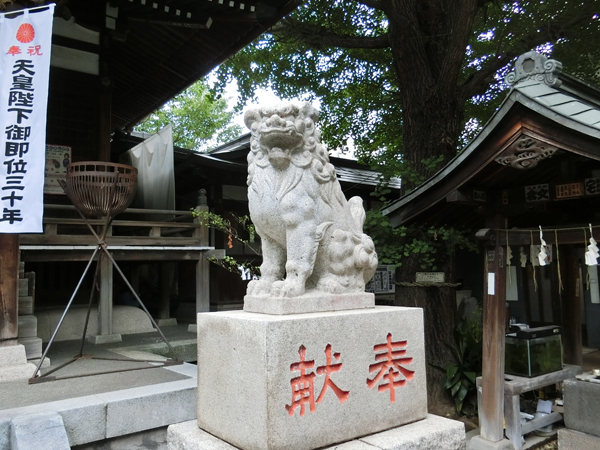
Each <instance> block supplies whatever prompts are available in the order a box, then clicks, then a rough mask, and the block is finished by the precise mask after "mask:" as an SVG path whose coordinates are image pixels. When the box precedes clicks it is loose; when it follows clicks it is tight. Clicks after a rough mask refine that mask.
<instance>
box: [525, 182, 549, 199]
mask: <svg viewBox="0 0 600 450" xmlns="http://www.w3.org/2000/svg"><path fill="white" fill-rule="evenodd" d="M548 200H550V188H549V186H548V185H547V184H536V185H535V186H525V201H526V202H528V203H531V202H545V201H548Z"/></svg>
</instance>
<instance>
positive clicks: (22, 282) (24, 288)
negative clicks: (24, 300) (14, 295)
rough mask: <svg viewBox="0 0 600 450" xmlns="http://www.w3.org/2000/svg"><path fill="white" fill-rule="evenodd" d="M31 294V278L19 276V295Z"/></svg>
mask: <svg viewBox="0 0 600 450" xmlns="http://www.w3.org/2000/svg"><path fill="white" fill-rule="evenodd" d="M28 295H29V279H28V278H19V297H26V296H28Z"/></svg>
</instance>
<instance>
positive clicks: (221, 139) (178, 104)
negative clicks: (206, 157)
mask: <svg viewBox="0 0 600 450" xmlns="http://www.w3.org/2000/svg"><path fill="white" fill-rule="evenodd" d="M234 114H235V112H234V111H233V110H232V109H229V107H228V105H227V100H226V99H225V98H224V97H222V96H218V95H216V94H215V93H214V92H213V91H211V90H210V88H209V86H208V84H207V82H206V81H204V80H200V81H198V82H196V83H195V84H193V85H192V86H190V87H189V88H188V89H186V90H185V91H183V92H182V93H180V94H179V95H177V96H176V97H174V98H173V99H172V100H170V101H169V102H167V103H166V104H165V105H164V106H163V107H162V108H161V109H159V110H157V111H155V112H154V113H153V114H151V115H150V116H149V117H148V118H147V119H146V120H144V121H143V122H142V123H140V124H139V125H138V126H136V130H138V131H147V132H150V133H156V132H157V131H159V130H160V129H161V128H163V127H164V126H165V125H167V124H169V123H170V124H172V125H173V143H174V144H175V145H176V146H178V147H182V148H187V149H190V150H198V151H206V150H209V149H210V148H212V147H215V146H217V145H219V144H224V143H226V142H228V141H230V140H232V139H235V138H237V137H239V136H240V135H241V134H242V127H240V126H239V125H232V124H231V121H232V119H233V116H234Z"/></svg>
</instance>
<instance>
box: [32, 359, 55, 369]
mask: <svg viewBox="0 0 600 450" xmlns="http://www.w3.org/2000/svg"><path fill="white" fill-rule="evenodd" d="M29 362H30V363H31V364H33V365H35V366H36V367H37V365H38V364H39V362H40V358H37V359H30V360H29ZM50 365H51V361H50V358H44V362H42V365H41V366H40V368H41V369H45V368H47V367H50Z"/></svg>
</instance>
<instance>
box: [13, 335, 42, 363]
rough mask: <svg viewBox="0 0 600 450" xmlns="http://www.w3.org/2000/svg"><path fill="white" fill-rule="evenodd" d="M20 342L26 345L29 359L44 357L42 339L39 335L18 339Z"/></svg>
mask: <svg viewBox="0 0 600 450" xmlns="http://www.w3.org/2000/svg"><path fill="white" fill-rule="evenodd" d="M17 340H18V341H19V344H21V345H23V346H24V347H25V353H26V354H27V359H34V358H41V357H42V340H41V339H40V338H38V337H27V338H22V339H21V338H19V339H17Z"/></svg>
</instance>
